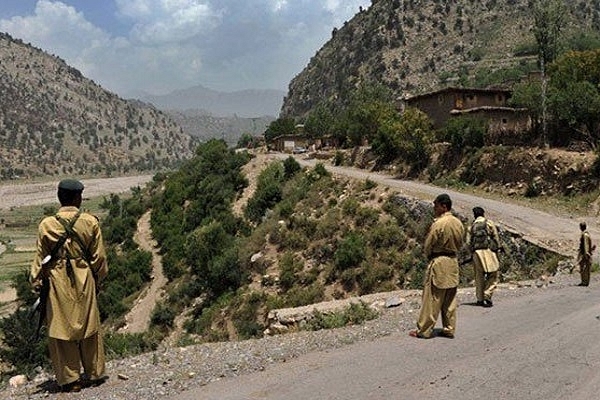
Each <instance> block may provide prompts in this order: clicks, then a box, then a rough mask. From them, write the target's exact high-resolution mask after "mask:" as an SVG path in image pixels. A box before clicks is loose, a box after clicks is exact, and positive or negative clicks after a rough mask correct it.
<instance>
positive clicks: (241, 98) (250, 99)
mask: <svg viewBox="0 0 600 400" xmlns="http://www.w3.org/2000/svg"><path fill="white" fill-rule="evenodd" d="M284 96H285V92H284V91H281V90H272V89H267V90H258V89H248V90H241V91H236V92H219V91H216V90H212V89H209V88H206V87H204V86H194V87H191V88H189V89H182V90H176V91H173V92H171V93H168V94H165V95H151V94H143V95H141V96H140V100H143V101H147V102H149V103H152V104H154V105H155V106H156V107H157V108H159V109H161V110H176V111H188V110H194V111H198V110H202V111H204V112H206V113H209V114H211V115H213V116H215V117H233V116H237V117H242V118H256V117H263V116H276V115H278V114H279V111H280V109H281V105H282V103H283V98H284Z"/></svg>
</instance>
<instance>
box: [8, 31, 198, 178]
mask: <svg viewBox="0 0 600 400" xmlns="http://www.w3.org/2000/svg"><path fill="white" fill-rule="evenodd" d="M0 98H1V99H2V101H1V102H0V179H9V178H15V177H17V176H19V177H35V176H57V175H79V176H83V175H85V176H106V175H118V174H129V173H135V172H137V171H154V170H158V169H161V168H164V167H172V166H175V165H176V164H178V163H179V162H180V161H181V160H183V159H186V158H188V157H189V156H191V155H192V154H193V150H194V147H195V142H196V140H195V139H193V138H191V137H190V136H189V135H186V134H185V133H184V132H183V131H182V129H181V127H179V126H178V125H177V124H176V123H175V122H174V121H173V120H172V119H171V118H170V117H169V116H168V115H167V114H165V113H164V112H162V111H160V110H158V109H156V108H154V107H151V106H148V105H144V104H140V103H138V102H131V101H127V100H124V99H122V98H119V97H118V96H117V95H115V94H113V93H111V92H108V91H107V90H104V89H103V88H102V87H100V86H99V85H97V84H96V83H94V82H93V81H91V80H90V79H87V78H85V77H84V76H83V75H82V73H81V72H80V71H78V70H77V69H75V68H73V67H71V66H69V65H67V64H66V63H65V62H64V61H63V60H61V59H60V58H58V57H56V56H52V55H49V54H48V53H46V52H44V51H42V50H40V49H37V48H35V47H33V46H31V45H29V44H25V43H23V42H22V41H21V40H18V39H13V38H12V37H11V36H10V35H8V34H3V33H0Z"/></svg>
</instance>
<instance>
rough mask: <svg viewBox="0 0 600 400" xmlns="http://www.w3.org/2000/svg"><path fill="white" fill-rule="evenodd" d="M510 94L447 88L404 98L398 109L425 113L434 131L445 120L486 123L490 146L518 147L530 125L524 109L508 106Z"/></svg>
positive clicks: (526, 134)
mask: <svg viewBox="0 0 600 400" xmlns="http://www.w3.org/2000/svg"><path fill="white" fill-rule="evenodd" d="M511 95H512V92H511V91H510V90H506V89H477V88H457V87H448V88H445V89H441V90H438V91H435V92H430V93H425V94H421V95H417V96H410V97H404V98H403V99H401V101H400V105H399V108H400V110H401V111H403V110H404V109H405V108H406V107H414V108H418V109H419V110H421V111H423V112H424V113H426V114H427V115H428V116H429V118H431V120H432V122H433V127H434V129H440V128H442V127H444V125H446V122H447V121H448V119H450V118H453V117H456V116H460V115H470V116H474V117H478V118H483V119H486V120H487V121H488V139H489V141H490V142H492V143H506V144H508V143H518V142H521V141H522V140H526V139H525V138H524V136H528V134H529V132H530V131H531V127H532V123H531V118H530V116H529V113H528V112H527V110H526V109H523V108H512V107H509V106H508V99H510V96H511Z"/></svg>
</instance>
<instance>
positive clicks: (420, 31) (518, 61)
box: [281, 0, 600, 117]
mask: <svg viewBox="0 0 600 400" xmlns="http://www.w3.org/2000/svg"><path fill="white" fill-rule="evenodd" d="M529 3H530V2H529V1H528V0H493V1H481V2H480V1H472V0H447V1H439V0H421V1H418V0H377V1H375V0H374V1H373V2H372V5H371V7H369V8H368V9H365V10H363V9H361V11H360V12H359V13H358V14H356V15H355V16H354V17H353V18H352V19H351V20H350V21H348V22H346V23H345V24H344V26H343V27H341V28H340V29H334V30H333V32H332V37H331V39H330V40H329V41H328V42H327V43H326V44H325V45H324V46H323V47H322V48H321V49H320V50H319V51H317V53H316V54H315V56H314V57H312V58H311V60H310V62H309V63H308V65H307V66H306V68H305V69H304V70H303V71H301V72H300V73H299V74H298V75H297V76H296V77H295V78H294V79H293V80H292V81H291V82H290V84H289V91H288V94H287V96H286V98H285V100H284V103H283V107H282V110H281V116H292V117H297V116H303V115H305V114H306V113H307V112H309V111H310V110H311V109H312V108H314V107H315V106H316V105H318V104H319V103H321V102H325V101H327V102H332V103H340V102H343V101H344V100H345V99H346V98H347V95H348V93H350V92H351V91H352V90H353V89H354V88H355V87H356V85H357V84H358V83H360V82H378V83H382V84H384V85H386V86H388V87H389V88H390V89H392V91H393V92H394V95H396V96H401V95H404V94H419V93H423V92H426V91H430V90H434V89H437V88H440V87H443V86H447V85H451V84H454V85H459V84H463V85H474V86H486V84H487V80H488V78H489V76H490V75H491V74H492V73H494V71H498V70H500V69H503V68H515V69H518V70H521V71H522V72H523V73H524V74H526V73H527V71H530V70H532V69H535V68H536V64H535V62H536V57H535V48H536V44H535V40H534V37H533V34H532V33H531V27H532V18H531V13H530V11H529V10H530V5H529ZM565 4H566V6H567V9H568V15H566V16H565V19H566V25H565V26H566V28H565V31H564V37H565V40H567V41H568V40H572V39H573V37H574V35H581V34H582V33H585V34H588V35H590V36H591V37H597V36H598V30H599V29H600V26H599V21H600V2H598V1H596V0H594V1H590V0H587V1H573V2H565Z"/></svg>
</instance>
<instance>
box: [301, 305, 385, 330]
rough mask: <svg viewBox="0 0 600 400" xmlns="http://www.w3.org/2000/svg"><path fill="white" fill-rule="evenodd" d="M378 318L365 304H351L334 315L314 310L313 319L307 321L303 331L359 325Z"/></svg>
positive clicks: (376, 313)
mask: <svg viewBox="0 0 600 400" xmlns="http://www.w3.org/2000/svg"><path fill="white" fill-rule="evenodd" d="M378 316H379V313H378V312H377V311H375V310H373V309H372V308H371V307H369V306H368V305H366V304H365V303H363V302H360V303H352V304H350V306H348V307H346V308H345V309H344V310H342V311H339V312H335V313H322V312H320V311H317V310H315V311H314V312H313V317H312V318H311V319H310V320H309V321H308V323H307V324H306V328H305V329H306V330H309V331H318V330H321V329H333V328H341V327H344V326H347V325H359V324H362V323H363V322H365V321H368V320H371V319H375V318H377V317H378Z"/></svg>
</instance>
